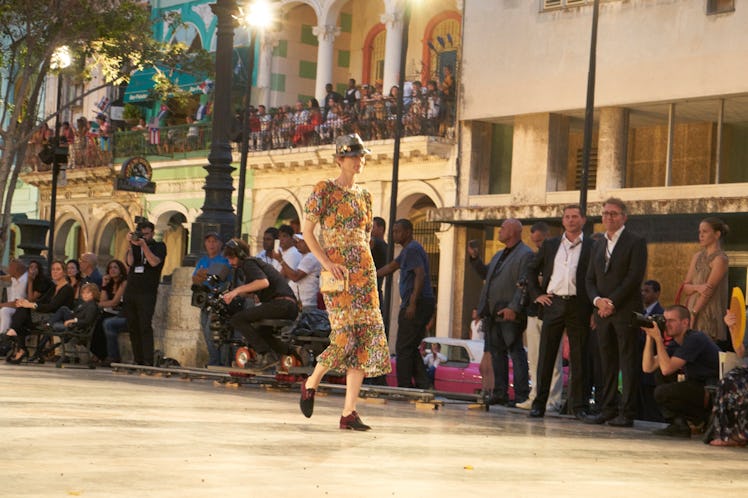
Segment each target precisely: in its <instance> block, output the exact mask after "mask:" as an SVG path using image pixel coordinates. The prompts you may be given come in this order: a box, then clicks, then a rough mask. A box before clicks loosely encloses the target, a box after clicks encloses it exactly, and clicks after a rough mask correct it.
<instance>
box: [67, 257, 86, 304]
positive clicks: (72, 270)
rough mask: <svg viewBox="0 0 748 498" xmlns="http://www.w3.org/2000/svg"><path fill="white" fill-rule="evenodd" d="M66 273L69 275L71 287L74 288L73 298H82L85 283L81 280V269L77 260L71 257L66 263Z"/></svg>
mask: <svg viewBox="0 0 748 498" xmlns="http://www.w3.org/2000/svg"><path fill="white" fill-rule="evenodd" d="M65 275H67V278H68V283H69V284H70V287H72V288H73V299H75V300H76V301H78V300H80V296H81V286H82V285H83V283H82V282H81V269H80V266H78V261H77V260H75V259H71V260H70V261H68V262H67V263H65Z"/></svg>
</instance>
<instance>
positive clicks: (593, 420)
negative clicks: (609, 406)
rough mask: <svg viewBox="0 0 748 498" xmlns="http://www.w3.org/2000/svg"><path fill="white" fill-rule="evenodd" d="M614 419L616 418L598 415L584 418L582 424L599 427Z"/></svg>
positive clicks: (602, 414) (603, 414)
mask: <svg viewBox="0 0 748 498" xmlns="http://www.w3.org/2000/svg"><path fill="white" fill-rule="evenodd" d="M614 418H616V415H610V414H605V413H598V414H597V415H590V416H589V417H585V419H584V420H583V421H582V422H584V423H585V424H591V425H600V424H604V423H605V422H607V421H608V420H613V419H614Z"/></svg>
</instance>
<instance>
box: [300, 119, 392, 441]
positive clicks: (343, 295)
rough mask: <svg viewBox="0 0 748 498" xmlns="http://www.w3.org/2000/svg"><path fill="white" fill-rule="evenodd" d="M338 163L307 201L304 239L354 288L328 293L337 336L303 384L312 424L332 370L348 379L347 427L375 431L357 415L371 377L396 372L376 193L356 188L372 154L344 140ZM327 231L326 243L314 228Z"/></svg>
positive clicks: (356, 141) (357, 141) (304, 407)
mask: <svg viewBox="0 0 748 498" xmlns="http://www.w3.org/2000/svg"><path fill="white" fill-rule="evenodd" d="M335 151H336V154H335V162H336V163H337V164H338V167H339V168H340V173H339V175H338V177H337V178H335V179H334V180H325V181H322V182H319V183H318V184H317V185H315V187H314V191H313V192H312V195H311V196H310V197H309V199H308V200H307V202H306V206H305V210H304V211H305V214H306V217H305V219H304V223H303V225H302V232H303V235H304V240H305V241H306V243H307V245H308V246H309V249H310V250H311V251H312V253H313V254H314V255H315V256H316V257H317V259H318V260H319V262H320V263H321V264H322V266H323V267H324V268H325V270H327V271H328V272H330V273H331V274H332V275H333V276H334V277H335V279H336V280H344V279H347V280H348V286H347V289H345V290H342V291H340V292H326V293H324V300H325V306H326V308H327V312H328V314H329V317H330V325H331V328H332V331H331V333H330V346H328V348H327V349H325V351H324V352H322V354H320V355H319V357H318V358H317V365H316V366H315V367H314V371H313V372H312V375H311V376H310V377H309V378H308V379H306V381H302V382H301V400H300V407H301V412H302V413H303V414H304V415H305V416H306V417H311V416H312V412H313V410H314V396H315V392H316V390H317V388H318V386H319V384H320V382H321V381H322V378H323V377H324V375H325V374H326V373H327V371H328V370H330V369H334V370H336V371H345V372H346V392H345V402H344V404H343V412H342V414H341V416H340V428H341V429H349V430H357V431H367V430H369V429H371V427H369V426H368V425H366V424H364V423H363V422H362V421H361V418H360V417H359V415H358V413H357V412H356V401H357V400H358V394H359V391H360V390H361V384H362V383H363V380H364V377H366V376H368V377H377V376H380V375H384V374H386V373H388V372H389V371H390V370H391V367H390V355H389V349H388V347H387V337H386V336H385V334H384V323H383V321H382V314H381V312H380V310H379V295H378V293H377V277H376V269H375V268H374V258H372V256H371V249H370V247H369V239H370V232H371V228H372V225H373V213H372V206H371V194H370V193H369V192H368V191H366V190H365V189H363V188H362V187H360V186H359V185H356V183H355V179H356V175H358V174H359V173H361V170H362V169H363V167H364V163H365V159H364V156H365V155H366V154H368V153H370V151H369V150H368V149H367V148H366V147H364V143H363V141H362V140H361V137H359V136H358V135H357V134H352V135H343V136H341V137H338V139H337V141H336V144H335ZM318 224H319V225H320V228H321V229H322V244H320V242H319V241H318V240H317V235H316V234H315V228H316V226H317V225H318Z"/></svg>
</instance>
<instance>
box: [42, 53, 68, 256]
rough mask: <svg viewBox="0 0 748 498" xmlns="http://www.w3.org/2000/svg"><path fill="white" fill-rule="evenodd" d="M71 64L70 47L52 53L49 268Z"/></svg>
mask: <svg viewBox="0 0 748 498" xmlns="http://www.w3.org/2000/svg"><path fill="white" fill-rule="evenodd" d="M69 65H70V49H69V48H68V47H67V46H62V47H59V48H58V49H57V50H55V53H54V54H53V55H52V61H51V64H50V67H51V68H52V69H54V70H56V71H57V100H56V101H55V135H54V139H53V140H54V144H53V145H54V147H53V160H52V191H51V192H50V200H49V245H48V249H47V262H48V266H47V267H48V268H49V267H51V266H52V261H53V260H54V251H55V218H56V216H57V180H58V177H59V176H60V163H59V161H58V156H59V154H58V150H57V149H58V148H59V146H60V107H61V106H60V100H61V99H62V70H63V69H65V68H66V67H68V66H69Z"/></svg>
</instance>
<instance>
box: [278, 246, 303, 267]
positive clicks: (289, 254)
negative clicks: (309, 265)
mask: <svg viewBox="0 0 748 498" xmlns="http://www.w3.org/2000/svg"><path fill="white" fill-rule="evenodd" d="M281 256H283V261H285V262H286V264H287V265H288V266H289V267H290V268H291V269H292V270H296V269H298V268H299V263H300V262H301V253H300V252H299V250H298V249H296V247H295V246H291V247H289V248H288V249H284V250H282V251H281Z"/></svg>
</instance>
